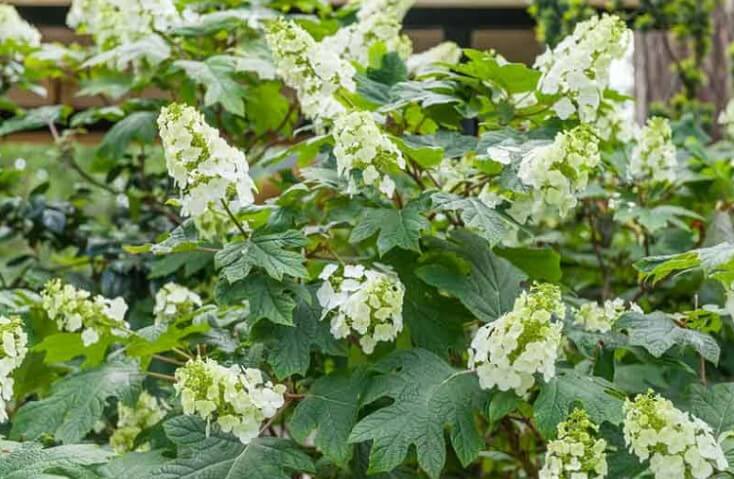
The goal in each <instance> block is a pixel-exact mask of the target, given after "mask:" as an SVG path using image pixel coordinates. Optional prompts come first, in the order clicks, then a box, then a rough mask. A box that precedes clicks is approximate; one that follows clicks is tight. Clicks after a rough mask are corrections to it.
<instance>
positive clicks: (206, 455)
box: [146, 416, 316, 479]
mask: <svg viewBox="0 0 734 479" xmlns="http://www.w3.org/2000/svg"><path fill="white" fill-rule="evenodd" d="M163 427H164V429H165V431H166V435H167V436H168V437H169V439H171V440H172V441H173V442H174V443H175V444H176V445H177V446H178V458H177V459H175V460H173V461H171V462H169V463H168V464H166V465H164V466H162V467H160V468H159V469H158V470H155V471H154V472H153V473H152V474H150V476H148V477H149V478H150V479H184V478H186V479H290V478H291V477H292V476H293V474H294V473H300V472H306V473H314V472H316V471H315V469H314V466H313V462H312V461H311V458H310V457H308V455H306V454H305V453H304V452H303V451H301V450H300V449H298V447H297V446H296V445H295V444H294V443H293V442H292V441H289V440H287V439H280V438H277V437H259V438H256V439H254V440H253V441H252V442H250V443H249V444H248V445H246V446H245V445H243V444H242V443H241V442H240V441H239V440H238V439H237V438H235V437H234V436H232V435H230V434H224V433H222V432H220V431H218V430H216V429H217V428H216V426H215V427H213V429H214V430H213V431H212V432H211V433H210V434H208V435H207V434H206V432H205V424H204V421H202V420H201V419H199V418H198V417H196V416H178V417H175V418H173V419H170V420H169V421H167V422H166V423H165V424H164V426H163ZM146 479H147V478H146Z"/></svg>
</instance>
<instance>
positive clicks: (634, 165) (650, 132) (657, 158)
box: [629, 117, 678, 183]
mask: <svg viewBox="0 0 734 479" xmlns="http://www.w3.org/2000/svg"><path fill="white" fill-rule="evenodd" d="M677 166H678V161H677V160H676V150H675V145H674V144H673V132H672V130H671V129H670V122H668V120H667V119H666V118H660V117H653V118H650V119H649V120H647V124H646V125H645V127H644V128H643V129H642V130H641V132H640V134H639V137H638V139H637V145H636V146H635V148H634V149H633V150H632V158H631V159H630V164H629V172H630V175H632V177H633V178H635V179H639V180H648V181H651V182H653V183H657V182H664V181H668V182H671V183H672V182H673V181H675V177H676V174H675V170H676V168H677Z"/></svg>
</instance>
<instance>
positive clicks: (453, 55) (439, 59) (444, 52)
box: [405, 42, 462, 75]
mask: <svg viewBox="0 0 734 479" xmlns="http://www.w3.org/2000/svg"><path fill="white" fill-rule="evenodd" d="M461 55H462V52H461V47H459V45H457V44H456V43H454V42H443V43H440V44H438V45H436V46H435V47H433V48H430V49H428V50H426V51H424V52H421V53H416V54H414V55H411V56H410V57H409V58H408V60H407V61H406V62H405V64H406V66H407V67H408V71H409V72H410V73H411V74H413V75H421V74H423V73H428V72H430V71H433V70H436V69H441V68H443V67H442V66H440V65H439V64H449V65H453V64H456V63H459V60H461Z"/></svg>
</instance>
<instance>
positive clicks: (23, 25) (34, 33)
mask: <svg viewBox="0 0 734 479" xmlns="http://www.w3.org/2000/svg"><path fill="white" fill-rule="evenodd" d="M10 43H12V44H13V45H16V46H32V47H37V46H40V45H41V32H39V31H38V30H37V29H36V28H35V27H33V26H32V25H31V24H30V23H28V22H26V21H25V20H23V18H21V16H20V15H19V14H18V11H17V10H16V9H15V7H13V6H12V5H5V4H0V45H2V44H10Z"/></svg>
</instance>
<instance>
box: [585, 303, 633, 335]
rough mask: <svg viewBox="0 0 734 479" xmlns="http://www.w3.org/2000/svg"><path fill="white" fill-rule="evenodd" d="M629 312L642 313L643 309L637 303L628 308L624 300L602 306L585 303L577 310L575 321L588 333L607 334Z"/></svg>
mask: <svg viewBox="0 0 734 479" xmlns="http://www.w3.org/2000/svg"><path fill="white" fill-rule="evenodd" d="M628 311H634V312H637V313H642V309H640V307H639V306H638V305H637V304H635V303H632V304H630V306H629V308H627V307H626V306H625V304H624V300H623V299H622V298H616V299H613V300H612V299H609V300H607V301H604V304H602V305H599V304H597V303H584V304H582V305H581V306H580V307H579V308H578V310H576V316H575V319H574V321H575V323H576V324H579V325H581V326H583V327H584V329H586V330H587V331H593V332H598V333H606V332H608V331H610V330H611V329H612V326H614V323H615V322H616V321H617V320H618V319H619V318H620V316H622V315H623V314H624V313H626V312H628Z"/></svg>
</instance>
